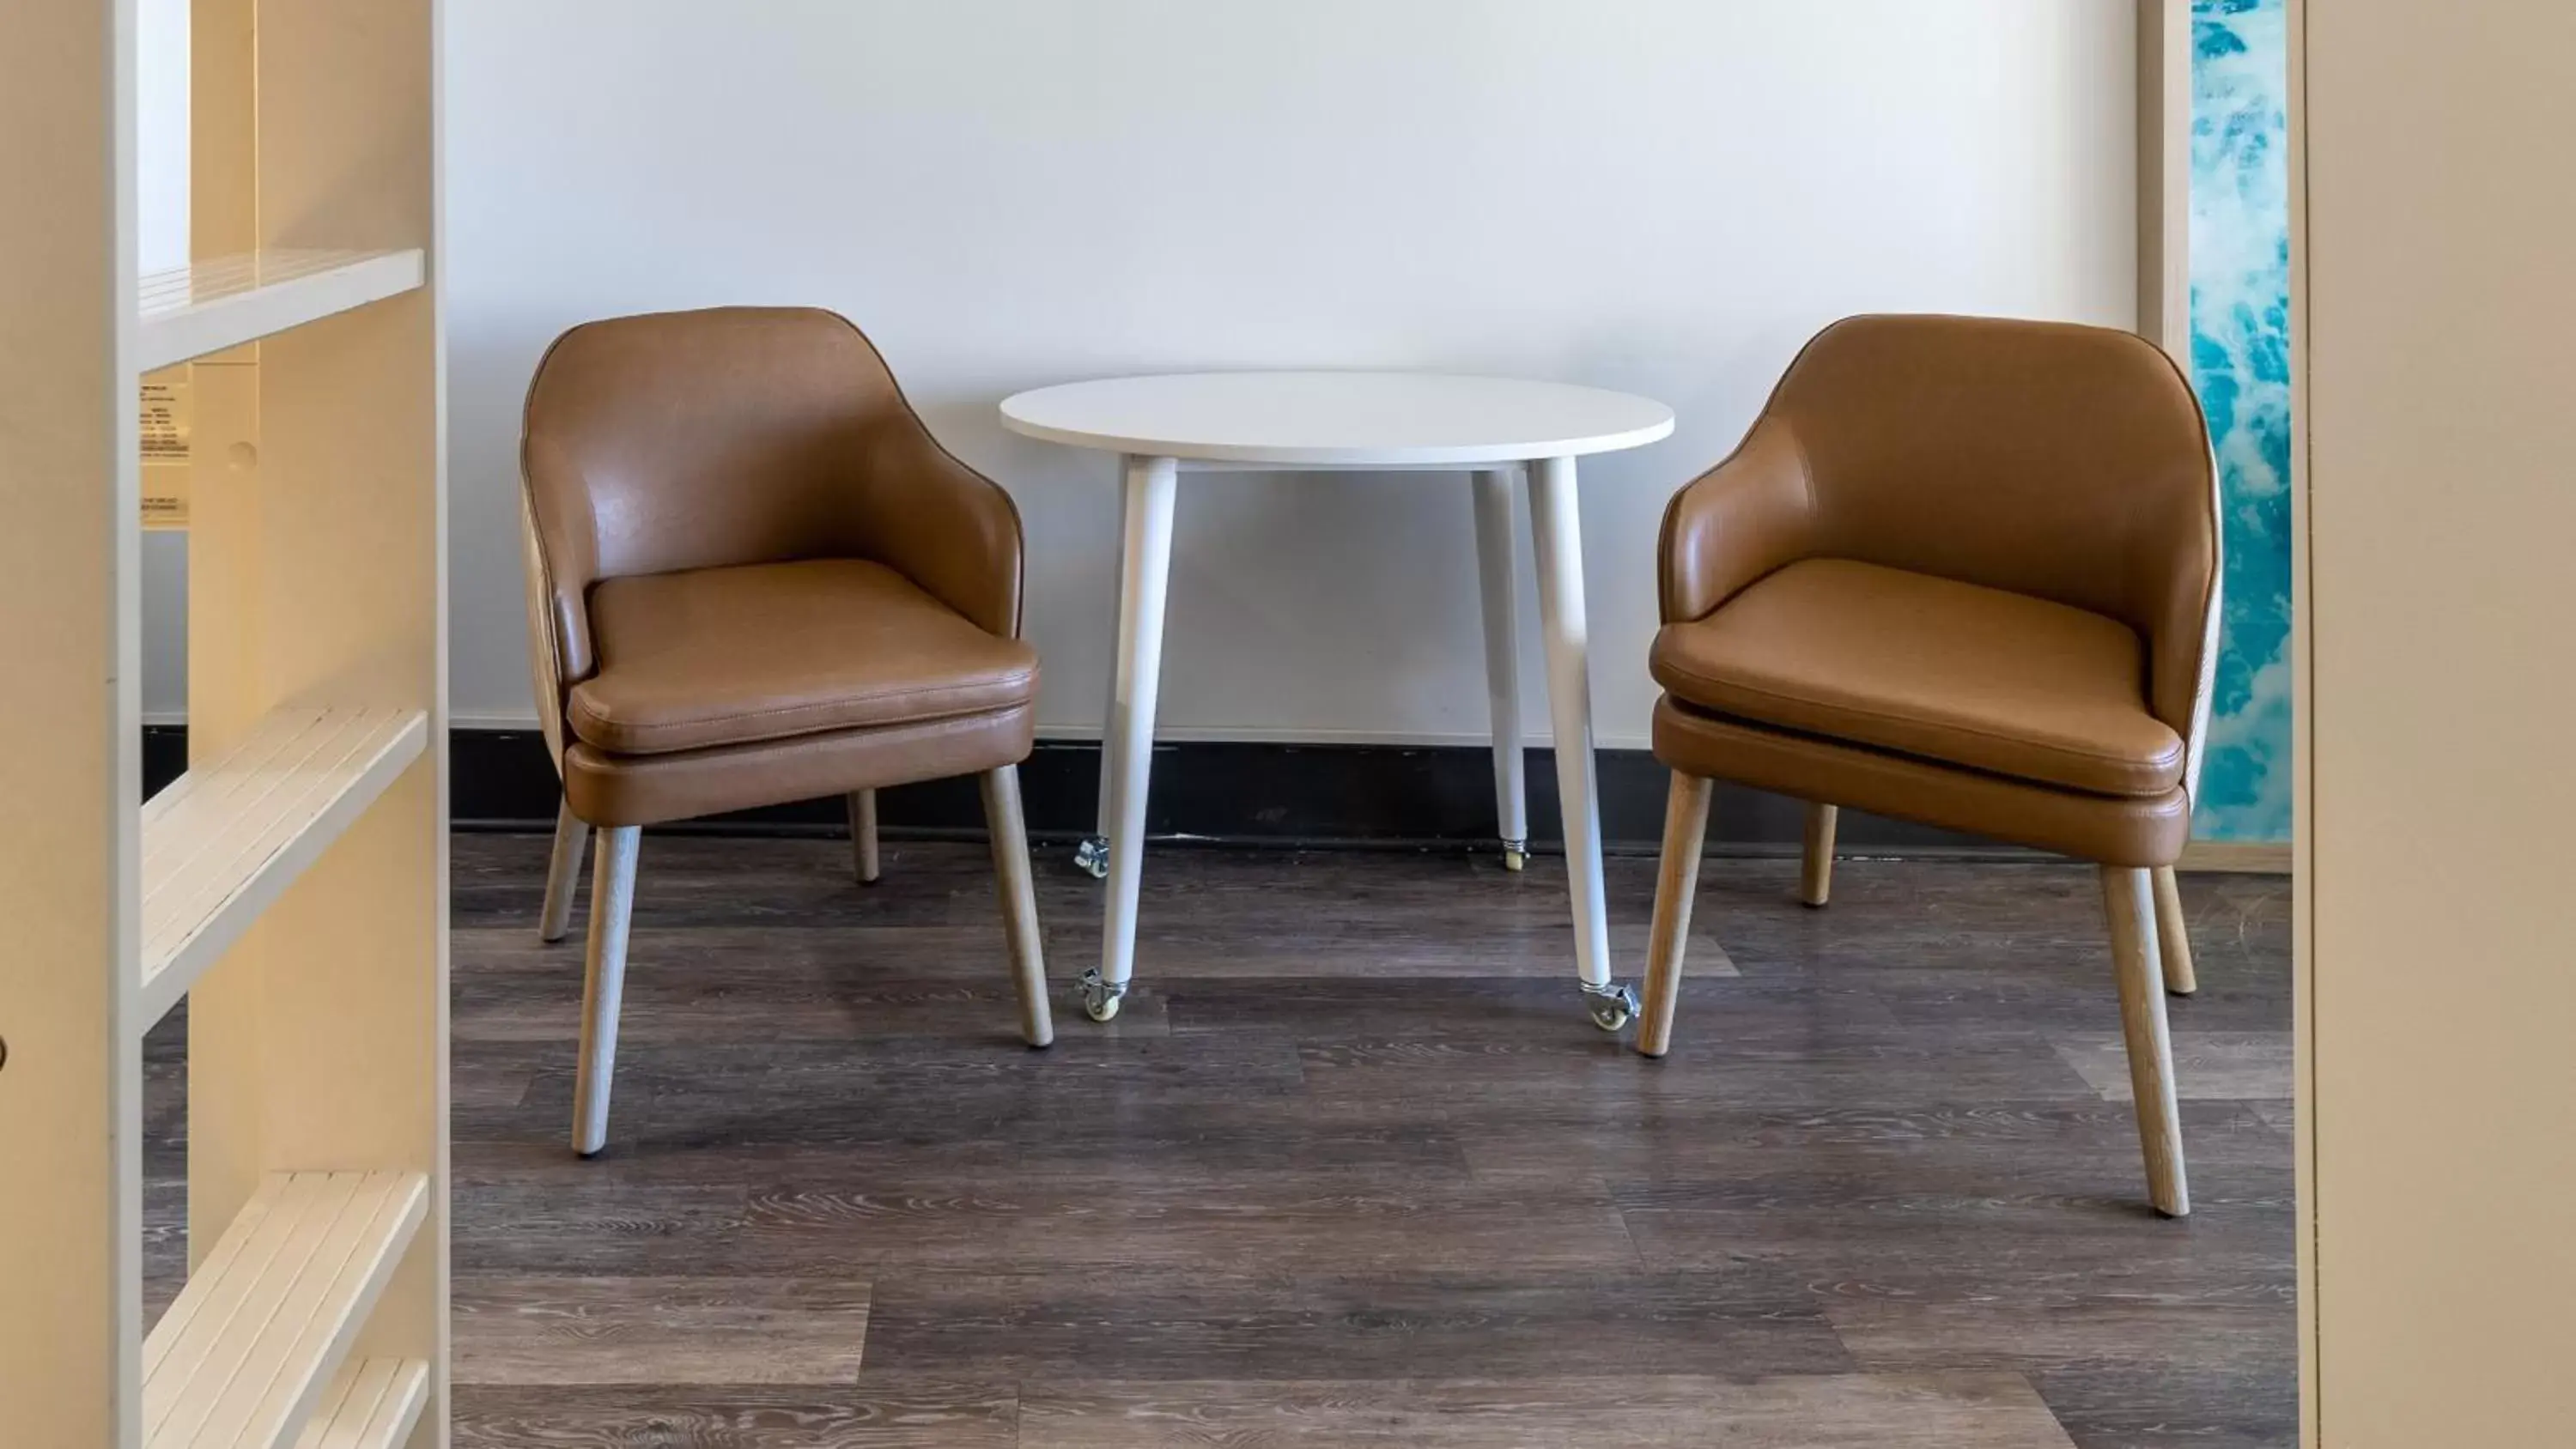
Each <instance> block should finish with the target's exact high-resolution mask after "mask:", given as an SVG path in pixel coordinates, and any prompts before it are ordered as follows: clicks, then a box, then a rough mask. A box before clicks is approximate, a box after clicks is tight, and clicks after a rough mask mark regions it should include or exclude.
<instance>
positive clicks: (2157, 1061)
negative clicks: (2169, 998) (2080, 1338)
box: [2102, 865, 2191, 1218]
mask: <svg viewBox="0 0 2576 1449" xmlns="http://www.w3.org/2000/svg"><path fill="white" fill-rule="evenodd" d="M2152 874H2153V872H2151V871H2146V870H2139V869H2135V868H2131V867H2122V866H2107V865H2106V866H2104V867H2102V911H2103V914H2104V915H2105V916H2106V917H2108V918H2109V921H2110V926H2111V964H2112V967H2113V971H2114V973H2115V974H2116V976H2117V977H2118V979H2119V985H2120V1025H2121V1028H2122V1030H2123V1032H2124V1033H2125V1034H2126V1036H2127V1037H2128V1044H2129V1085H2130V1087H2131V1088H2132V1089H2133V1093H2134V1095H2135V1096H2136V1098H2137V1108H2138V1142H2139V1145H2140V1146H2141V1147H2142V1148H2144V1149H2145V1152H2146V1158H2147V1196H2148V1198H2149V1200H2150V1201H2152V1202H2154V1203H2155V1205H2156V1211H2158V1212H2160V1213H2163V1214H2164V1215H2165V1216H2167V1217H2176V1218H2178V1217H2183V1216H2185V1215H2187V1214H2188V1213H2190V1211H2191V1188H2190V1186H2189V1184H2188V1182H2187V1181H2186V1179H2185V1176H2184V1173H2183V1160H2182V1113H2181V1110H2180V1109H2179V1107H2178V1106H2177V1105H2176V1103H2175V1100H2174V1067H2173V1039H2172V1037H2171V1036H2170V1034H2169V1033H2168V1032H2167V1029H2166V1026H2165V993H2164V980H2163V977H2162V974H2161V971H2160V968H2159V966H2158V964H2157V952H2156V915H2155V900H2154V896H2155V887H2154V886H2153V884H2152V883H2151V882H2150V881H2149V877H2150V876H2151V875H2152Z"/></svg>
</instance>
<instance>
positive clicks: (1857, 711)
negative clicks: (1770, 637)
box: [1664, 659, 2179, 798]
mask: <svg viewBox="0 0 2576 1449" xmlns="http://www.w3.org/2000/svg"><path fill="white" fill-rule="evenodd" d="M1664 668H1665V669H1667V670H1669V671H1670V672H1672V673H1674V674H1678V675H1681V676H1682V677H1683V678H1685V679H1688V680H1691V681H1693V682H1695V683H1700V684H1706V685H1709V686H1712V687H1714V688H1717V689H1721V690H1731V691H1736V692H1740V693H1743V694H1748V695H1752V696H1755V697H1757V698H1760V699H1768V700H1777V701H1779V702H1780V703H1783V704H1792V705H1806V706H1809V707H1813V708H1821V709H1830V710H1834V711H1837V712H1839V713H1843V714H1849V715H1853V716H1856V717H1858V718H1860V719H1864V720H1873V721H1879V722H1882V723H1887V724H1903V723H1906V722H1908V721H1907V719H1906V717H1905V716H1903V715H1894V714H1888V713H1886V712H1884V711H1881V710H1873V709H1867V708H1864V707H1861V706H1858V705H1838V704H1825V703H1823V702H1822V701H1819V700H1812V699H1804V698H1801V697H1799V696H1797V695H1793V694H1782V693H1779V692H1778V691H1776V690H1768V689H1763V688H1761V687H1759V686H1757V685H1750V684H1742V683H1738V682H1736V681H1734V680H1721V679H1714V678H1711V677H1709V676H1708V675H1706V674H1702V673H1700V672H1698V671H1696V670H1692V669H1687V668H1684V667H1682V666H1680V665H1678V664H1676V663H1674V662H1673V661H1671V660H1669V659H1668V660H1666V661H1665V663H1664ZM2147 718H2149V719H2155V716H2154V715H2148V716H2147ZM2156 722H2157V723H2158V724H2163V723H2164V722H2163V721H2161V720H2157V721H2156ZM1935 728H1939V729H1943V730H1948V731H1951V732H1954V733H1957V734H1962V735H1966V736H1968V737H1970V738H1971V739H1979V740H1990V741H1993V742H1995V743H1997V744H2010V745H2018V746H2020V747H2021V748H2024V749H2037V750H2039V751H2042V752H2044V753H2053V754H2056V755H2059V756H2061V757H2063V758H2066V759H2070V760H2081V761H2088V762H2091V763H2095V764H2102V765H2116V766H2121V767H2124V768H2127V769H2130V770H2137V769H2141V768H2146V767H2143V766H2141V765H2140V764H2139V763H2138V762H2137V761H2136V760H2134V759H2131V758H2129V757H2126V756H2121V755H2106V754H2101V753H2098V752H2096V751H2092V750H2085V749H2079V748H2076V747H2073V746H2069V745H2033V744H2032V743H2031V742H2030V741H2028V740H2026V739H2016V738H2015V737H2013V736H2011V735H2003V734H1997V733H1995V732H1994V731H1992V730H1983V729H1979V728H1977V727H1975V726H1973V725H1965V724H1958V725H1952V724H1943V725H1939V726H1936V727H1935ZM2165 728H2166V729H2168V730H2170V729H2172V728H2173V726H2171V725H2165ZM1881 748H1887V749H1899V747H1897V746H1882V747H1881ZM2177 749H2179V747H2177ZM1900 752H1902V753H1912V752H1911V751H1901V750H1900ZM1925 758H1929V757H1928V756H1927V757H1925ZM2178 764H2179V762H2176V765H2177V766H2178ZM1980 768H1983V767H1980ZM2153 768H2154V769H2157V770H2163V769H2166V768H2171V767H2169V766H2167V765H2165V764H2163V763H2158V764H2156V765H2155V766H2153ZM2070 788H2074V789H2084V788H2086V787H2084V786H2080V785H2079V786H2073V787H2070ZM2139 798H2144V797H2139Z"/></svg>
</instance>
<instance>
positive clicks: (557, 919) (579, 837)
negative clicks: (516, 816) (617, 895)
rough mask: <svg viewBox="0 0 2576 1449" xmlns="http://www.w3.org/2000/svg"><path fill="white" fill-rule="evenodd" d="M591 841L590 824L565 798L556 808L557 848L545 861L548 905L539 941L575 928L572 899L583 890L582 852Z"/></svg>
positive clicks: (551, 939) (539, 920) (557, 938)
mask: <svg viewBox="0 0 2576 1449" xmlns="http://www.w3.org/2000/svg"><path fill="white" fill-rule="evenodd" d="M588 844H590V827H589V826H588V825H586V824H584V823H583V822H582V820H581V818H580V817H579V816H576V815H574V814H573V813H572V802H571V801H569V800H567V801H565V802H564V803H563V806H562V807H561V808H560V809H558V810H556V811H555V850H554V855H553V857H552V858H551V859H549V860H548V861H547V862H546V907H545V909H544V910H543V911H541V912H539V913H538V916H537V939H538V940H541V941H546V942H549V943H551V942H555V941H560V940H562V939H563V938H564V932H565V931H567V930H570V929H571V928H572V898H573V896H574V895H575V894H576V893H577V892H578V891H579V889H580V886H579V884H578V882H579V880H580V878H581V852H582V847H584V846H586V845H588Z"/></svg>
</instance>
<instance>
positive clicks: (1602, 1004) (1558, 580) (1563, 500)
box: [1530, 458, 1637, 1031]
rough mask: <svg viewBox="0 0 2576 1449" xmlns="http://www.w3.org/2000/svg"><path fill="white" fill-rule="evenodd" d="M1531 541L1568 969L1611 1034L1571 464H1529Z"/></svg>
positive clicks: (1619, 997) (1624, 1016)
mask: <svg viewBox="0 0 2576 1449" xmlns="http://www.w3.org/2000/svg"><path fill="white" fill-rule="evenodd" d="M1530 532H1531V535H1532V536H1533V538H1534V540H1535V541H1536V543H1537V545H1538V616H1539V634H1540V637H1541V638H1542V639H1544V640H1545V641H1546V644H1547V702H1548V715H1549V718H1550V720H1551V721H1552V722H1553V723H1554V725H1555V729H1556V789H1557V798H1558V800H1559V801H1560V802H1561V803H1562V805H1563V807H1564V815H1565V874H1566V879H1567V883H1568V884H1569V885H1570V886H1571V887H1572V889H1573V895H1574V964H1575V971H1576V974H1577V976H1578V977H1579V978H1580V980H1581V983H1582V987H1583V994H1584V996H1585V998H1586V999H1587V1001H1588V1003H1589V1005H1590V1007H1591V1011H1592V1020H1593V1021H1594V1023H1595V1024H1597V1025H1598V1026H1600V1027H1601V1029H1602V1030H1604V1031H1617V1030H1619V1029H1620V1028H1622V1027H1624V1026H1626V1025H1627V1024H1628V1021H1629V1019H1630V1018H1631V1017H1633V1016H1635V1015H1636V1011H1637V995H1636V992H1635V990H1634V989H1633V988H1631V987H1628V986H1624V985H1621V984H1620V983H1619V982H1617V981H1614V980H1613V979H1611V975H1610V922H1609V917H1608V916H1607V914H1606V913H1605V912H1604V909H1603V906H1602V895H1603V891H1602V887H1601V807H1600V803H1599V800H1598V798H1597V794H1598V792H1597V791H1596V790H1595V788H1594V779H1593V769H1592V671H1591V665H1590V663H1589V660H1588V658H1587V650H1588V643H1587V634H1588V625H1587V622H1586V619H1585V616H1584V608H1583V521H1582V517H1581V514H1580V511H1579V510H1578V508H1577V506H1576V495H1575V477H1574V460H1573V459H1572V458H1548V459H1544V460H1542V461H1539V462H1535V463H1532V464H1530Z"/></svg>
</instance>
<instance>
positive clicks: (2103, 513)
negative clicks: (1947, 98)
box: [1769, 316, 2219, 638]
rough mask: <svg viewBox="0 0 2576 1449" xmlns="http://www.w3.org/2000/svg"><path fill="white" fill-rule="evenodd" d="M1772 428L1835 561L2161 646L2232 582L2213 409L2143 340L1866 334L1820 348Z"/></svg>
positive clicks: (2056, 328)
mask: <svg viewBox="0 0 2576 1449" xmlns="http://www.w3.org/2000/svg"><path fill="white" fill-rule="evenodd" d="M1769 413H1770V414H1771V415H1772V416H1776V417H1778V418H1779V419H1781V420H1782V421H1785V422H1787V423H1789V424H1790V426H1791V428H1792V429H1793V431H1794V432H1795V433H1796V436H1797V438H1798V442H1799V446H1800V449H1801V450H1802V451H1803V452H1804V454H1805V456H1806V461H1807V466H1808V470H1809V475H1810V477H1811V478H1812V479H1813V486H1814V489H1815V501H1814V505H1813V506H1814V509H1815V515H1814V520H1813V527H1814V529H1815V534H1814V540H1813V541H1814V545H1815V547H1816V549H1817V551H1819V552H1822V553H1827V554H1831V555H1834V556H1837V557H1843V558H1853V559H1859V560H1861V561H1863V562H1867V563H1877V564H1884V565H1886V566H1888V567H1891V568H1903V569H1911V570H1913V571H1915V572H1918V573H1928V574H1936V575H1939V576H1941V577H1944V578H1952V579H1958V580H1961V581H1963V582H1966V583H1974V584H1983V585H1985V586H1987V587H1989V588H1997V589H2009V590H2011V591H2013V592H2015V593H2022V594H2031V595H2036V596H2038V597H2040V598H2046V599H2054V600H2056V601H2058V602H2060V603H2064V604H2071V605H2073V606H2075V607H2077V608H2082V609H2089V610H2092V611H2093V612H2095V613H2099V614H2107V615H2109V616H2110V617H2112V618H2115V619H2120V620H2122V621H2124V622H2126V623H2128V624H2130V625H2131V626H2132V627H2134V628H2136V629H2137V630H2138V631H2139V632H2140V633H2141V634H2144V635H2146V636H2148V637H2150V638H2152V637H2154V636H2156V635H2157V634H2159V633H2160V632H2162V631H2163V629H2164V628H2165V626H2166V625H2167V624H2168V623H2169V622H2170V621H2169V620H2168V619H2167V618H2165V617H2163V616H2162V614H2161V611H2162V609H2163V607H2164V603H2165V600H2166V596H2167V591H2168V587H2169V584H2170V581H2171V580H2172V578H2173V577H2174V576H2175V575H2176V574H2177V573H2183V574H2190V575H2196V576H2198V577H2199V578H2201V579H2202V580H2204V581H2206V580H2208V579H2210V578H2212V577H2214V572H2215V569H2216V567H2217V560H2218V547H2219V543H2218V517H2217V492H2216V484H2215V480H2214V477H2213V469H2212V464H2211V459H2210V451H2209V433H2208V428H2207V425H2206V424H2205V423H2204V422H2203V420H2202V417H2201V412H2200V403H2199V400H2198V399H2197V398H2196V397H2194V396H2193V394H2192V391H2191V388H2190V387H2189V385H2187V384H2186V383H2185V382H2184V380H2183V378H2182V374H2181V372H2180V371H2179V370H2178V369H2177V368H2176V367H2175V366H2174V364H2173V362H2172V360H2171V359H2170V358H2168V357H2166V355H2165V354H2164V352H2163V350H2162V349H2160V348H2158V347H2156V346H2155V345H2154V344H2152V343H2150V342H2148V341H2146V340H2145V339H2144V338H2141V337H2138V336H2136V335H2135V334H2133V333H2128V332H2121V331H2116V330H2113V329H2110V328H2104V327H2083V326H2076V325H2072V324H2067V323H2054V322H2021V321H2005V320H1998V319H1990V318H1973V317H1899V316H1881V317H1855V318H1852V319H1850V320H1848V321H1844V322H1839V323H1836V324H1835V325H1834V326H1832V327H1829V328H1827V329H1826V330H1825V331H1824V332H1822V333H1821V334H1819V335H1818V336H1817V337H1816V339H1815V340H1814V341H1813V342H1811V343H1809V344H1808V346H1807V349H1806V350H1805V351H1804V352H1803V353H1801V354H1800V355H1799V357H1798V359H1797V361H1796V362H1795V363H1793V364H1792V365H1791V367H1790V369H1789V372H1788V374H1787V375H1786V376H1785V377H1783V378H1782V379H1781V382H1780V385H1779V389H1778V391H1777V392H1776V393H1775V394H1774V396H1773V398H1772V402H1771V407H1770V409H1769Z"/></svg>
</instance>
